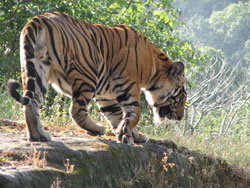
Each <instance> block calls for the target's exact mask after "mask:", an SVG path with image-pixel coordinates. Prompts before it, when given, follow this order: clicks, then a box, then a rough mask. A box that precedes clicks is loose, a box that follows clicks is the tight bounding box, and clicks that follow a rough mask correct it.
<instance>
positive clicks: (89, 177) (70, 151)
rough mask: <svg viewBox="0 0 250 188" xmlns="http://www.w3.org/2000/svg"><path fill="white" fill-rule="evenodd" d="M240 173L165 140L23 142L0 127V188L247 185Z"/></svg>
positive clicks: (20, 134)
mask: <svg viewBox="0 0 250 188" xmlns="http://www.w3.org/2000/svg"><path fill="white" fill-rule="evenodd" d="M249 185H250V180H249V179H247V177H246V176H244V175H243V173H242V172H239V171H235V170H232V168H231V167H230V166H228V164H227V163H226V162H225V161H223V160H221V159H216V158H211V157H209V156H206V155H203V154H199V153H197V152H192V151H189V150H188V149H187V148H184V147H178V146H177V145H176V144H175V143H173V142H171V141H167V140H153V139H151V140H150V142H149V143H146V144H140V145H134V146H129V145H126V144H121V143H116V142H115V141H114V140H113V139H112V138H110V137H105V136H104V137H91V136H88V135H85V134H82V135H81V137H79V136H78V137H56V138H53V141H51V142H46V143H39V142H33V143H29V142H27V141H26V137H25V133H24V131H22V130H20V131H18V130H17V129H16V128H15V129H12V128H9V126H8V128H7V129H6V126H0V187H13V188H14V187H15V188H17V187H32V188H35V187H41V188H44V187H227V188H228V187H249Z"/></svg>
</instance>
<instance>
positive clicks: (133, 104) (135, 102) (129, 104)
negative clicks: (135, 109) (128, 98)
mask: <svg viewBox="0 0 250 188" xmlns="http://www.w3.org/2000/svg"><path fill="white" fill-rule="evenodd" d="M122 106H139V103H138V102H137V101H134V102H131V103H128V104H123V105H122Z"/></svg>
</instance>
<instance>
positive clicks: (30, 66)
mask: <svg viewBox="0 0 250 188" xmlns="http://www.w3.org/2000/svg"><path fill="white" fill-rule="evenodd" d="M26 67H27V77H36V70H35V66H34V64H33V62H31V61H27V63H26Z"/></svg>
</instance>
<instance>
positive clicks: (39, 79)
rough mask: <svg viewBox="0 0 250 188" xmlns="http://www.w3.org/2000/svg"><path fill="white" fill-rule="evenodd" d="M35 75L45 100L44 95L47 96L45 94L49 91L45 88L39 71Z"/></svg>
mask: <svg viewBox="0 0 250 188" xmlns="http://www.w3.org/2000/svg"><path fill="white" fill-rule="evenodd" d="M35 73H36V82H37V84H38V86H39V88H40V91H41V92H42V94H43V98H44V95H45V93H46V92H47V89H46V88H45V87H44V86H43V84H42V80H41V78H40V76H39V74H38V73H37V71H35Z"/></svg>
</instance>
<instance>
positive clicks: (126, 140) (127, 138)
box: [121, 135, 134, 145]
mask: <svg viewBox="0 0 250 188" xmlns="http://www.w3.org/2000/svg"><path fill="white" fill-rule="evenodd" d="M121 142H122V143H124V144H128V145H134V139H133V137H132V136H129V135H123V136H122V140H121Z"/></svg>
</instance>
